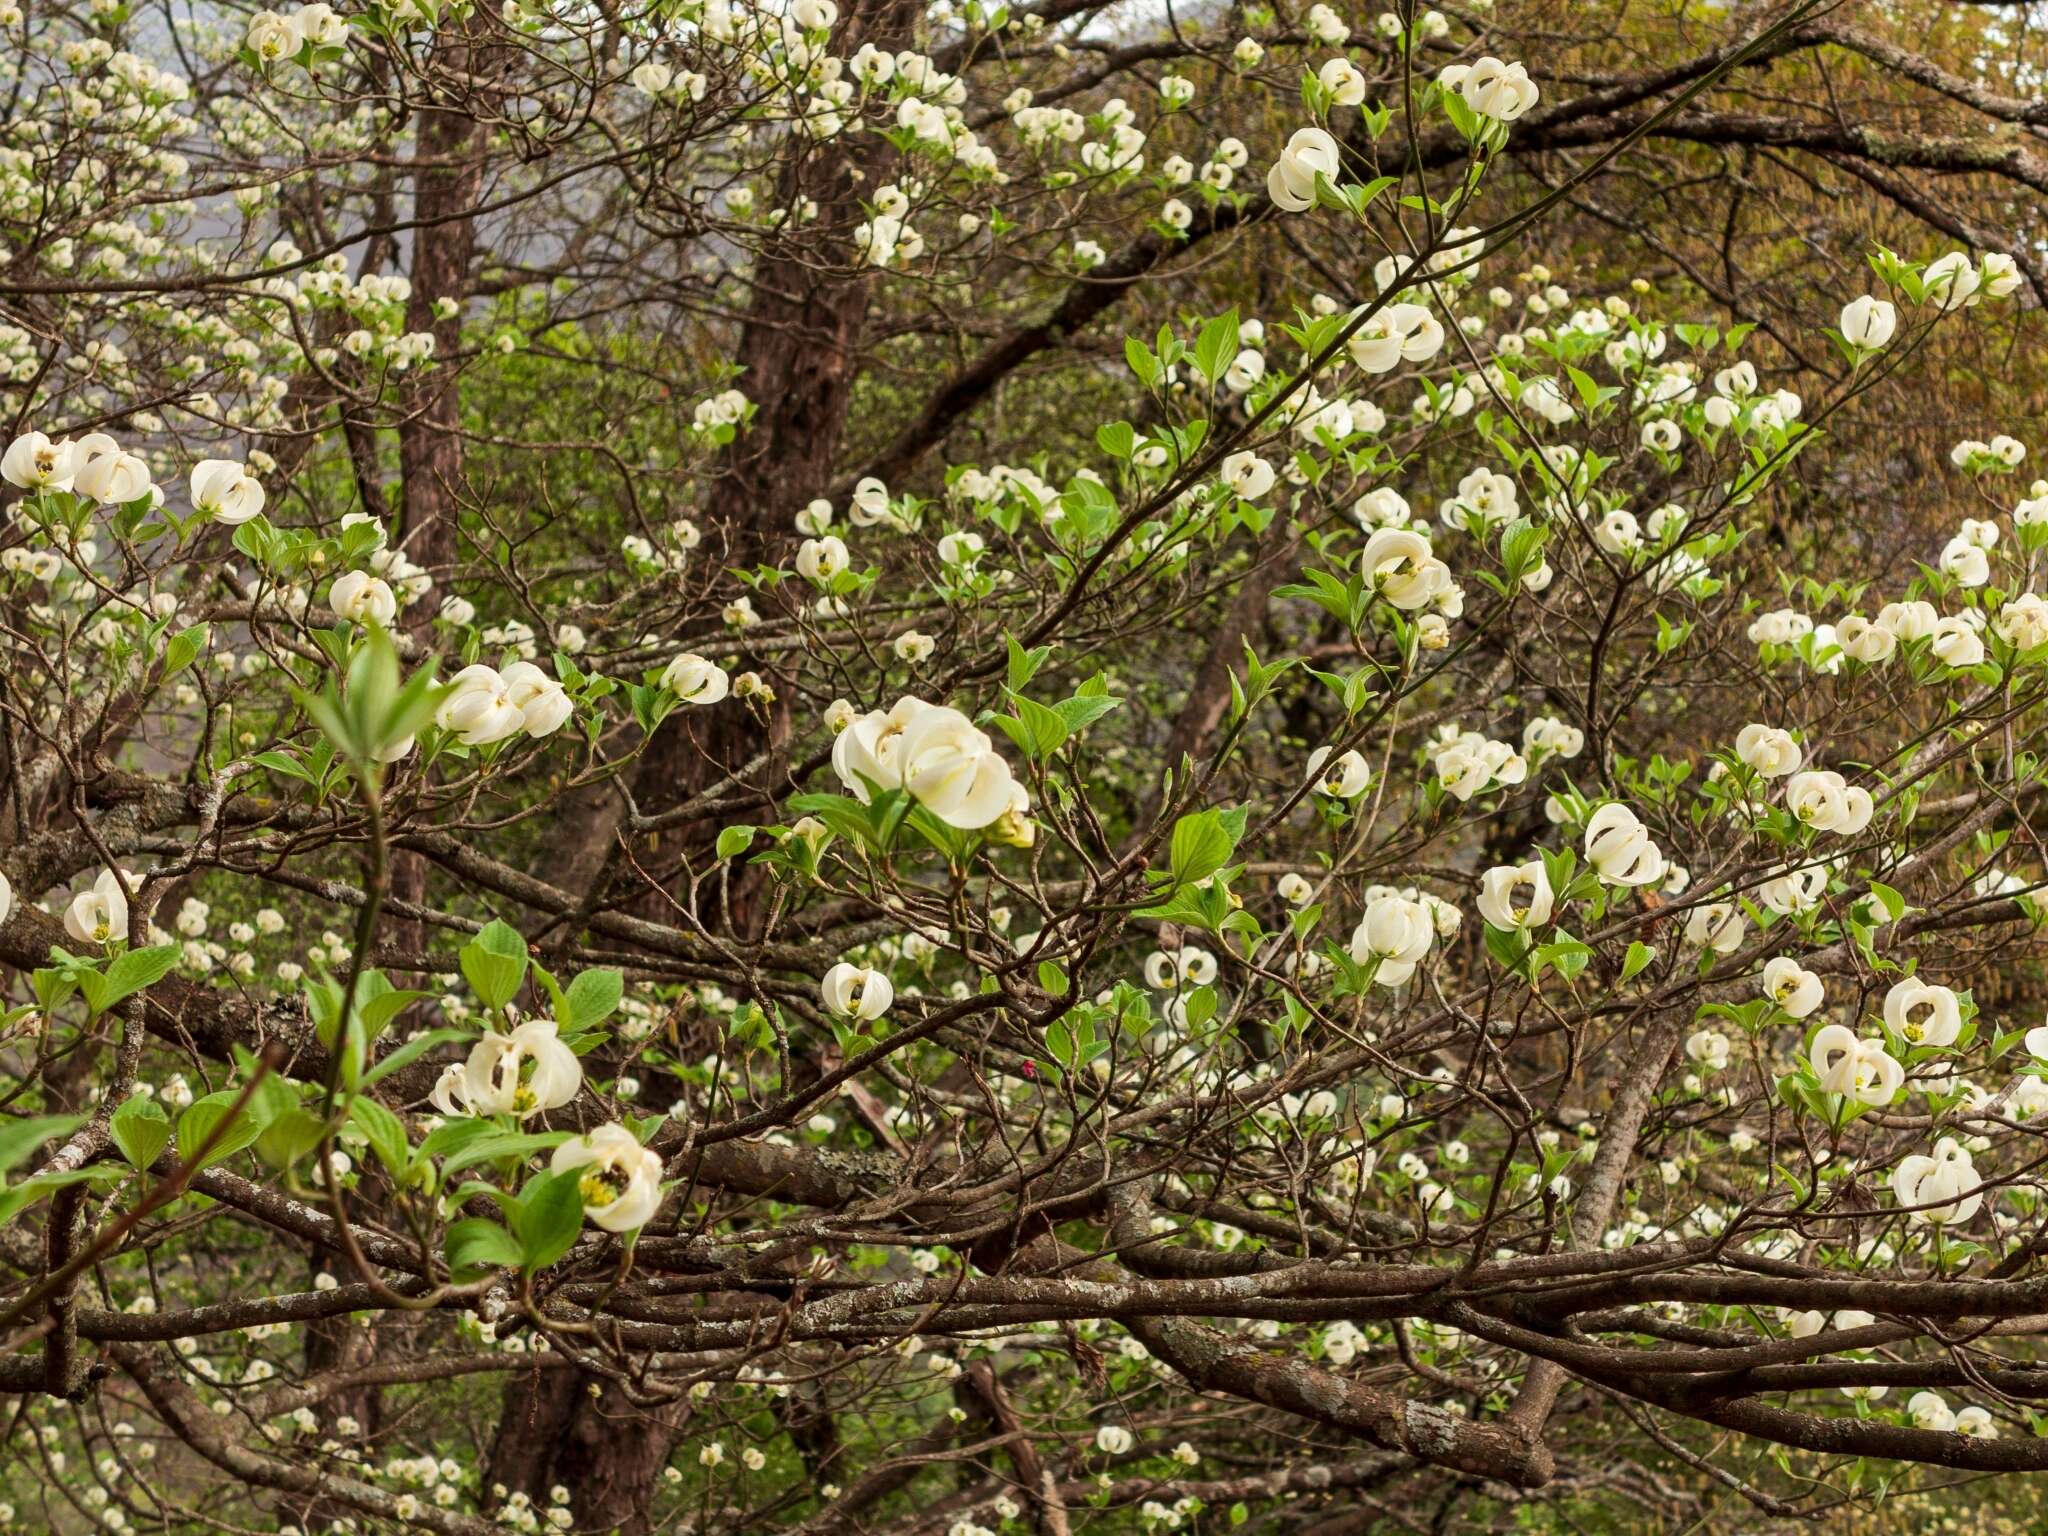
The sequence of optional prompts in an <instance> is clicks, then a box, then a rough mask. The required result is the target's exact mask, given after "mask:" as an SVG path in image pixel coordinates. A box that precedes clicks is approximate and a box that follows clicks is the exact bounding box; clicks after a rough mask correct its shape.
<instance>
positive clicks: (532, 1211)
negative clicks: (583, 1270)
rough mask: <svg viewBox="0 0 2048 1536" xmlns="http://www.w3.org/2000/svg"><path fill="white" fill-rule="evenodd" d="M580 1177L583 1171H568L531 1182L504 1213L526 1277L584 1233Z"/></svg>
mask: <svg viewBox="0 0 2048 1536" xmlns="http://www.w3.org/2000/svg"><path fill="white" fill-rule="evenodd" d="M582 1177H583V1170H582V1169H580V1168H568V1169H564V1170H563V1171H562V1172H560V1173H548V1174H542V1175H541V1176H540V1177H539V1178H537V1179H530V1180H528V1181H527V1185H526V1188H525V1189H524V1190H522V1191H521V1192H520V1196H519V1200H518V1202H517V1203H516V1204H514V1205H513V1206H511V1207H510V1208H509V1209H508V1210H507V1212H506V1214H507V1215H508V1216H509V1217H510V1218H511V1221H512V1227H513V1230H514V1232H515V1233H517V1235H518V1237H519V1245H520V1248H521V1250H522V1254H523V1258H524V1268H525V1269H526V1271H527V1272H528V1273H529V1274H531V1273H532V1272H533V1271H535V1270H537V1269H545V1268H547V1266H548V1265H550V1264H552V1263H554V1262H555V1260H557V1259H559V1258H560V1257H561V1256H562V1255H563V1254H565V1253H567V1252H568V1251H569V1250H570V1248H571V1247H573V1246H574V1245H575V1242H576V1234H577V1233H579V1232H581V1231H582V1230H583V1194H582V1191H581V1188H580V1184H581V1181H582Z"/></svg>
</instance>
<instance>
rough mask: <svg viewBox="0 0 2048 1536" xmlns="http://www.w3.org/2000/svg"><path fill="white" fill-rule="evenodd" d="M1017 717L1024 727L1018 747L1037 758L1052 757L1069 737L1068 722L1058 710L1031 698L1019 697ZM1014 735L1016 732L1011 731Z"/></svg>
mask: <svg viewBox="0 0 2048 1536" xmlns="http://www.w3.org/2000/svg"><path fill="white" fill-rule="evenodd" d="M1016 705H1017V719H1018V721H1019V722H1020V723H1021V724H1022V725H1023V727H1024V736H1023V738H1022V739H1019V740H1018V741H1017V745H1018V747H1019V748H1020V749H1021V750H1022V751H1024V752H1025V753H1027V754H1028V755H1029V756H1030V757H1032V758H1033V759H1035V760H1040V761H1042V760H1043V759H1045V758H1048V757H1051V756H1052V755H1053V753H1055V752H1057V751H1058V750H1059V749H1060V746H1061V744H1062V743H1063V742H1065V741H1066V739H1067V722H1066V721H1065V720H1063V719H1062V718H1061V717H1060V715H1059V712H1058V711H1057V710H1052V709H1047V708H1046V707H1045V706H1044V705H1043V704H1039V703H1035V702H1033V701H1032V700H1030V699H1018V700H1016ZM1010 734H1011V735H1012V736H1013V737H1015V736H1017V733H1016V732H1014V731H1013V732H1011V733H1010Z"/></svg>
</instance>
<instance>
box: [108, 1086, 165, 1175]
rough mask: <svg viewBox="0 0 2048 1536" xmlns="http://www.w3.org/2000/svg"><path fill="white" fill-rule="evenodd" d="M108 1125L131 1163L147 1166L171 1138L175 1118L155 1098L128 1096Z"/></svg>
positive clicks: (141, 1166) (118, 1145) (131, 1165)
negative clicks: (172, 1121)
mask: <svg viewBox="0 0 2048 1536" xmlns="http://www.w3.org/2000/svg"><path fill="white" fill-rule="evenodd" d="M107 1129H108V1130H109V1131H110V1132H111V1133H112V1134H113V1137H114V1145H115V1146H117V1147H119V1148H120V1149H121V1155H122V1156H123V1157H125V1158H127V1159H128V1164H129V1166H130V1167H132V1168H147V1167H148V1166H149V1165H150V1164H151V1163H153V1162H155V1161H156V1160H157V1157H158V1155H159V1154H160V1153H162V1151H163V1149H164V1148H165V1146H166V1145H168V1144H169V1142H170V1139H171V1118H170V1116H169V1115H166V1114H165V1113H164V1108H163V1106H162V1105H161V1104H159V1103H157V1101H156V1100H155V1099H145V1098H130V1099H124V1100H123V1101H122V1103H121V1107H120V1108H119V1109H117V1110H115V1111H114V1118H113V1119H112V1120H110V1121H109V1122H108V1123H107Z"/></svg>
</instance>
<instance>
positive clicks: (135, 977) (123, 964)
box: [96, 944, 179, 1013]
mask: <svg viewBox="0 0 2048 1536" xmlns="http://www.w3.org/2000/svg"><path fill="white" fill-rule="evenodd" d="M178 954H179V949H178V946H177V945H175V944H157V945H153V946H152V947H150V948H149V949H131V950H129V951H128V953H127V954H125V955H117V956H116V957H115V958H114V962H113V963H112V964H111V965H109V966H108V967H107V985H106V990H105V991H104V992H103V993H102V994H101V996H100V1000H99V1001H98V1003H97V1005H96V1006H97V1008H98V1010H99V1011H100V1012H101V1013H104V1012H106V1011H107V1009H109V1008H111V1007H113V1006H114V1005H115V1004H116V1003H118V1002H120V1001H121V1000H122V999H123V998H127V997H132V996H134V995H135V994H136V993H137V992H140V991H142V990H143V988H145V987H153V986H155V985H156V984H157V983H158V982H160V981H162V980H163V979H164V977H166V976H168V975H169V974H170V971H171V967H172V966H174V965H176V964H177V963H178Z"/></svg>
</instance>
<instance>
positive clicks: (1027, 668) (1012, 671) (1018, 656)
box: [1003, 634, 1052, 693]
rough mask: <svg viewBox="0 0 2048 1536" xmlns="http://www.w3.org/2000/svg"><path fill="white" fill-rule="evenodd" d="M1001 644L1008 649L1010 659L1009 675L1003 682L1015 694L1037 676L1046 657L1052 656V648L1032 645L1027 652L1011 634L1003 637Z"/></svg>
mask: <svg viewBox="0 0 2048 1536" xmlns="http://www.w3.org/2000/svg"><path fill="white" fill-rule="evenodd" d="M1003 644H1004V645H1005V646H1006V647H1007V648H1008V654H1009V659H1010V660H1009V674H1008V676H1007V678H1006V679H1005V681H1006V682H1007V683H1008V684H1009V688H1010V692H1012V693H1015V692H1017V691H1018V690H1019V689H1021V688H1022V687H1023V686H1024V685H1025V684H1026V683H1028V682H1030V681H1031V679H1032V678H1034V677H1036V676H1037V675H1038V669H1039V668H1040V667H1042V666H1044V665H1045V659H1046V657H1048V656H1050V655H1051V654H1052V647H1051V646H1049V645H1034V646H1033V647H1031V649H1030V650H1028V651H1027V650H1026V649H1025V648H1024V647H1023V646H1021V645H1019V644H1018V643H1017V637H1016V636H1015V635H1011V634H1005V635H1004V636H1003Z"/></svg>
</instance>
